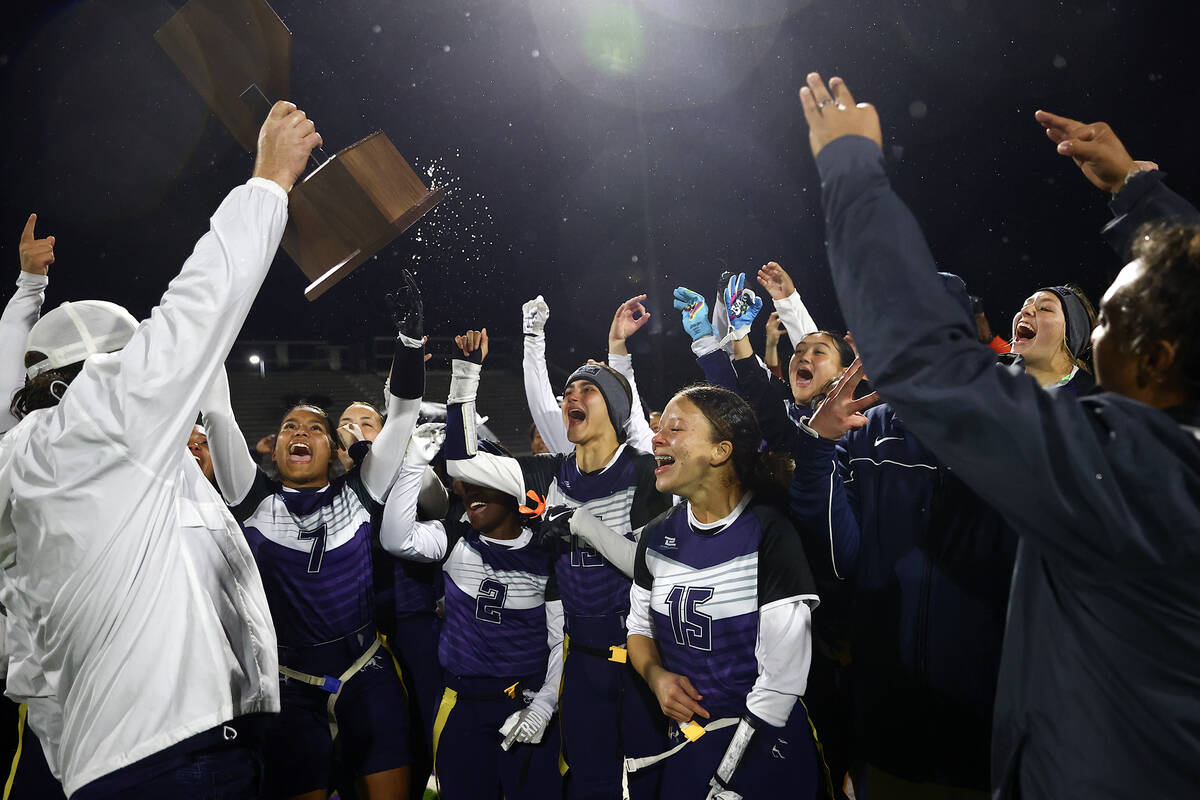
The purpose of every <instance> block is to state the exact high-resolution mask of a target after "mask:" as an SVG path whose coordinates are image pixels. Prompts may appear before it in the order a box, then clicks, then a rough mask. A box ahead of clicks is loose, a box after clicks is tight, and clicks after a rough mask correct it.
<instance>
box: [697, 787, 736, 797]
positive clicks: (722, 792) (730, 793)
mask: <svg viewBox="0 0 1200 800" xmlns="http://www.w3.org/2000/svg"><path fill="white" fill-rule="evenodd" d="M705 800H742V796H741V795H740V794H738V793H737V792H735V791H734V790H733V789H722V788H721V787H720V786H713V787H712V788H711V789H709V790H708V797H706V798H705Z"/></svg>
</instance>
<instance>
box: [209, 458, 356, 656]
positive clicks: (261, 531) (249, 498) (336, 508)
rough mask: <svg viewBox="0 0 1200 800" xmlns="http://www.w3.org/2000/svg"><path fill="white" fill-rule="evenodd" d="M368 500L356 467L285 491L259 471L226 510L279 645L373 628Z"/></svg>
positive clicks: (315, 641)
mask: <svg viewBox="0 0 1200 800" xmlns="http://www.w3.org/2000/svg"><path fill="white" fill-rule="evenodd" d="M379 509H380V506H379V504H378V503H375V502H374V501H373V500H371V498H370V495H369V494H368V493H367V491H366V489H365V488H363V485H362V482H361V481H360V480H359V477H358V470H357V469H355V470H352V471H351V472H350V473H348V474H346V475H344V476H342V477H339V478H335V479H334V480H333V481H331V482H330V484H329V485H328V486H325V487H324V488H321V489H287V488H284V487H283V485H282V484H280V483H279V482H278V481H273V480H271V479H269V478H267V477H266V476H265V475H263V474H262V473H259V474H258V476H257V477H256V478H255V481H254V486H253V487H252V488H251V490H250V492H249V494H247V495H246V499H245V500H243V501H242V502H241V503H239V504H238V505H237V506H235V507H233V508H232V509H231V510H232V512H233V515H234V517H235V518H236V519H237V520H238V521H239V522H240V523H241V525H242V530H243V531H244V532H245V534H246V541H247V542H248V543H249V545H250V550H251V552H252V553H254V560H255V561H256V562H257V563H258V571H259V574H261V575H262V582H263V588H264V589H265V590H266V593H267V602H268V604H269V605H270V607H271V617H272V619H273V620H274V622H275V633H276V635H277V637H278V639H279V645H280V646H281V647H304V646H308V645H314V644H321V643H323V642H330V641H333V640H335V639H340V638H342V637H345V636H348V635H350V634H351V633H354V632H355V631H358V630H360V629H362V628H363V627H365V626H368V625H372V624H373V613H372V612H373V608H372V603H373V595H372V585H371V584H372V573H371V514H372V512H373V511H378V510H379Z"/></svg>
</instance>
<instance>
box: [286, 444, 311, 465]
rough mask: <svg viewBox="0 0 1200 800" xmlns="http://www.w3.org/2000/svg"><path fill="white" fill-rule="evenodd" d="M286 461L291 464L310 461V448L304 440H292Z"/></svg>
mask: <svg viewBox="0 0 1200 800" xmlns="http://www.w3.org/2000/svg"><path fill="white" fill-rule="evenodd" d="M288 461H289V462H291V463H292V464H308V463H310V462H311V461H312V448H311V447H309V446H308V445H307V444H305V443H304V442H292V444H291V445H290V446H289V447H288Z"/></svg>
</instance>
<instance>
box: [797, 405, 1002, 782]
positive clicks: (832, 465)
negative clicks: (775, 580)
mask: <svg viewBox="0 0 1200 800" xmlns="http://www.w3.org/2000/svg"><path fill="white" fill-rule="evenodd" d="M866 413H867V419H868V420H869V422H868V424H867V426H866V427H864V428H860V429H858V430H855V431H852V432H851V433H850V434H849V435H847V436H846V437H844V438H843V439H842V440H841V441H839V442H836V443H835V442H832V441H829V440H826V439H816V438H813V437H812V436H810V435H808V434H805V433H800V434H799V435H798V436H797V438H796V439H795V442H794V446H793V448H792V458H793V460H794V461H795V463H796V471H795V474H794V476H793V479H792V485H791V490H790V494H791V508H792V516H793V519H794V521H795V522H796V525H797V529H798V530H799V531H800V534H801V538H802V539H803V541H804V548H805V551H806V552H807V553H809V558H810V559H811V560H812V562H813V569H814V572H815V573H816V575H817V578H818V582H819V584H824V583H825V582H826V581H829V580H839V581H844V582H846V583H847V584H849V585H850V587H852V612H851V627H850V643H851V654H852V657H853V661H852V664H851V668H852V674H853V693H854V723H855V725H854V727H855V736H856V739H857V743H858V749H859V754H860V755H861V756H862V757H863V758H865V759H866V760H867V761H869V762H870V763H872V764H874V765H875V766H877V767H879V768H880V769H883V770H885V771H887V772H890V773H892V774H894V775H897V776H900V777H902V778H905V779H907V780H911V781H933V782H936V783H941V784H945V785H953V786H965V787H974V788H980V789H982V788H986V787H987V784H988V753H989V742H990V737H991V715H992V701H993V698H994V697H995V693H996V677H997V673H998V670H999V665H1000V645H1001V641H1002V638H1003V635H1004V617H1005V610H1006V608H1007V605H1008V585H1009V579H1010V576H1011V574H1012V565H1013V558H1014V555H1015V551H1016V544H1017V542H1016V535H1015V534H1014V533H1012V532H1011V531H1009V530H1008V528H1007V526H1006V525H1005V524H1004V521H1003V519H1002V518H1001V516H1000V515H999V514H998V513H996V512H995V511H994V510H992V508H991V507H990V506H988V505H987V504H985V503H984V502H983V501H982V500H980V499H979V497H978V496H977V495H976V494H975V493H974V492H972V491H970V490H969V489H967V488H966V487H965V486H963V484H962V482H961V481H959V480H958V479H957V477H956V476H955V475H954V474H953V473H951V472H950V470H948V469H946V468H945V467H944V466H943V465H942V464H940V463H939V462H938V460H937V459H936V458H935V457H934V455H933V454H932V453H930V452H929V450H928V449H927V448H926V447H925V446H924V445H923V444H922V443H921V442H920V441H919V440H918V439H917V437H916V436H915V435H913V433H912V432H911V431H910V430H909V429H908V428H907V427H906V426H905V425H904V424H903V423H902V422H901V421H900V419H899V418H898V417H897V416H896V413H895V411H893V409H892V408H891V407H890V406H887V405H882V406H876V407H875V408H872V409H870V410H869V411H867V412H866Z"/></svg>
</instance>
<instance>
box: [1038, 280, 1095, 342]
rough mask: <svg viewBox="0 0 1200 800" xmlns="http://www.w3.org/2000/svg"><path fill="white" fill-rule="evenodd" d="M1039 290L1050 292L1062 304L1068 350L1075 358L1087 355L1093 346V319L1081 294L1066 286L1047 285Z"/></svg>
mask: <svg viewBox="0 0 1200 800" xmlns="http://www.w3.org/2000/svg"><path fill="white" fill-rule="evenodd" d="M1038 291H1040V292H1050V293H1051V294H1053V295H1054V296H1056V297H1057V298H1058V301H1059V303H1061V304H1062V312H1063V320H1064V321H1065V323H1066V324H1065V326H1064V327H1066V329H1067V350H1069V351H1070V352H1071V355H1072V356H1074V357H1075V358H1080V359H1081V358H1083V357H1084V356H1086V355H1087V351H1088V348H1090V347H1091V346H1092V321H1091V319H1090V318H1089V317H1088V313H1087V309H1086V308H1084V307H1083V301H1082V300H1080V299H1079V295H1077V294H1075V293H1074V292H1072V291H1071V290H1070V289H1068V288H1067V287H1065V286H1045V287H1043V288H1041V289H1039V290H1038Z"/></svg>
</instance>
